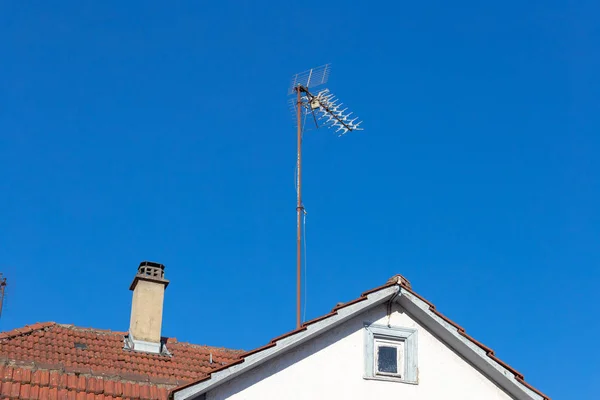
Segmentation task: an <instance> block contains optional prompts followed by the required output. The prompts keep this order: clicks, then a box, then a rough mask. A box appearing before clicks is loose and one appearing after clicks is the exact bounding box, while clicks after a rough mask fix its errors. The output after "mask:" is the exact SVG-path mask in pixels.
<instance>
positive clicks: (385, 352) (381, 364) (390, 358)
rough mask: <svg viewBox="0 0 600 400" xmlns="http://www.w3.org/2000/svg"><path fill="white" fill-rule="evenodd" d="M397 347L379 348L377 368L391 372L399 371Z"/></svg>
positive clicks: (380, 370)
mask: <svg viewBox="0 0 600 400" xmlns="http://www.w3.org/2000/svg"><path fill="white" fill-rule="evenodd" d="M397 351H398V350H397V349H396V348H395V347H388V346H379V347H378V348H377V370H378V371H379V372H387V373H390V374H397V373H398V355H397Z"/></svg>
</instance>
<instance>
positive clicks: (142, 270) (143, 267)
mask: <svg viewBox="0 0 600 400" xmlns="http://www.w3.org/2000/svg"><path fill="white" fill-rule="evenodd" d="M140 280H142V281H149V282H156V283H162V284H163V285H165V289H166V288H167V286H168V285H169V281H168V280H166V279H165V266H164V265H163V264H160V263H156V262H152V261H142V262H141V263H140V265H139V267H138V271H137V274H136V275H135V278H133V282H131V285H130V286H129V290H134V289H135V286H136V285H137V283H138V281H140Z"/></svg>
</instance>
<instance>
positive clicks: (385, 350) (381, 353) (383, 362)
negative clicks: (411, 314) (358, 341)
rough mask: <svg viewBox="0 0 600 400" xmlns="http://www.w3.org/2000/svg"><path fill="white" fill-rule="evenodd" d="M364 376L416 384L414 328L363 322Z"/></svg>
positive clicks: (415, 334)
mask: <svg viewBox="0 0 600 400" xmlns="http://www.w3.org/2000/svg"><path fill="white" fill-rule="evenodd" d="M365 332H366V334H365V341H366V343H365V349H366V354H365V376H364V377H365V379H379V380H391V381H400V382H407V383H417V331H416V330H415V329H407V328H400V327H387V326H383V325H373V324H371V325H369V324H365Z"/></svg>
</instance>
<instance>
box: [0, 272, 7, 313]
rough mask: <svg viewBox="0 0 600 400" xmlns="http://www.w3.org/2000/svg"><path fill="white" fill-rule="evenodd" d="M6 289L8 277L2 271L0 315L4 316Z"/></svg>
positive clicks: (0, 276)
mask: <svg viewBox="0 0 600 400" xmlns="http://www.w3.org/2000/svg"><path fill="white" fill-rule="evenodd" d="M5 289H6V278H5V277H4V275H3V274H2V272H0V317H2V306H3V305H4V290H5Z"/></svg>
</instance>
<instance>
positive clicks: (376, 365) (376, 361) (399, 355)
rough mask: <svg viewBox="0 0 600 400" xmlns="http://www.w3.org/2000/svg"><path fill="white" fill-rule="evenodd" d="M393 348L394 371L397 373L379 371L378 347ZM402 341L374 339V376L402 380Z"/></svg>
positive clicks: (403, 357)
mask: <svg viewBox="0 0 600 400" xmlns="http://www.w3.org/2000/svg"><path fill="white" fill-rule="evenodd" d="M380 346H382V347H394V348H395V349H396V370H397V371H398V372H395V373H394V372H383V371H379V347H380ZM404 347H405V346H404V341H399V340H389V339H380V338H374V342H373V356H374V359H373V368H374V373H375V374H376V375H382V376H392V377H396V378H400V379H402V377H403V376H404V359H405V356H404V353H405V351H404Z"/></svg>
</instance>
